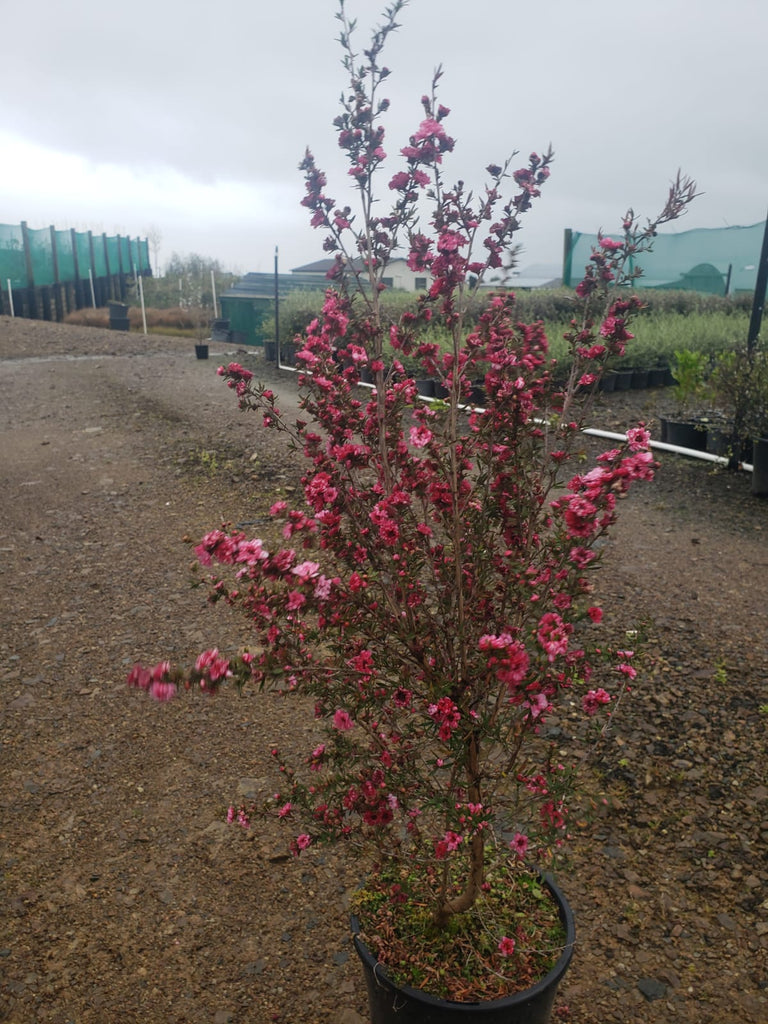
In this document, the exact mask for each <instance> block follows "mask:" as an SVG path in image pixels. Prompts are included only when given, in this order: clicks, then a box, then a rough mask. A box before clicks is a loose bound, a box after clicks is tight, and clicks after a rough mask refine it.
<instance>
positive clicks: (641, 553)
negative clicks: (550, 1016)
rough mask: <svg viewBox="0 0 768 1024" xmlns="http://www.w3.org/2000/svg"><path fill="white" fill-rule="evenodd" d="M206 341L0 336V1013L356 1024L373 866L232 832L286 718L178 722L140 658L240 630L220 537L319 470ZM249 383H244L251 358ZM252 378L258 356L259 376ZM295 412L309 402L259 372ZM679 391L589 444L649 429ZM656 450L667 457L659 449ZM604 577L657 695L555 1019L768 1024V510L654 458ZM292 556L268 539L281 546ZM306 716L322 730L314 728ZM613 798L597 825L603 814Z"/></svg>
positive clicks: (588, 884)
mask: <svg viewBox="0 0 768 1024" xmlns="http://www.w3.org/2000/svg"><path fill="white" fill-rule="evenodd" d="M216 349H217V346H216V345H213V346H212V353H211V360H210V361H208V362H204V361H197V360H195V358H194V353H193V345H192V342H189V341H175V340H173V339H168V338H162V337H159V336H154V337H150V338H142V337H141V336H137V335H126V334H121V333H112V332H109V331H106V330H97V329H85V328H79V327H72V326H65V325H58V324H48V323H40V322H34V321H23V320H10V319H9V318H7V317H6V318H3V317H0V453H1V455H2V458H1V460H0V480H1V484H2V486H1V488H0V504H1V506H2V518H1V519H0V585H1V586H2V603H0V840H1V842H0V857H2V864H1V870H2V874H1V875H0V881H1V883H2V899H3V908H4V909H3V913H2V917H1V918H0V1019H2V1020H6V1021H9V1022H12V1024H28V1022H29V1024H32V1022H56V1024H65V1022H76V1024H112V1022H116V1021H142V1024H182V1022H190V1024H198V1022H200V1024H202V1022H212V1024H225V1022H227V1021H231V1022H234V1024H241V1022H242V1024H245V1022H248V1024H261V1022H270V1021H278V1022H285V1024H304V1022H306V1024H321V1022H328V1024H360V1022H362V1021H365V1020H367V1016H366V1006H365V994H364V988H363V984H362V978H361V975H360V971H359V967H358V965H357V963H356V962H355V957H354V953H353V951H352V950H351V946H350V944H349V940H348V937H347V926H346V915H345V899H346V893H347V891H348V890H349V888H350V887H351V886H352V885H353V884H354V883H355V881H356V877H357V876H356V872H355V868H354V865H344V864H339V863H337V862H336V861H335V860H334V859H333V857H332V855H330V854H328V853H326V854H325V856H324V857H322V856H310V857H307V858H302V859H301V860H300V861H296V860H292V859H289V858H286V857H285V856H284V853H283V847H282V843H281V837H280V835H279V833H278V832H277V831H274V832H273V831H271V830H270V829H265V830H262V831H259V832H257V833H256V832H252V833H243V832H242V831H241V830H238V829H232V828H229V827H228V826H227V825H226V824H225V822H224V820H223V815H224V810H225V808H226V805H227V804H228V803H229V801H230V800H231V799H232V798H236V797H237V796H238V795H247V794H250V793H258V792H262V791H269V787H270V782H269V772H270V770H271V764H270V758H269V756H268V749H269V745H270V741H272V740H275V739H279V740H280V745H281V747H283V748H286V749H290V748H291V747H292V746H295V748H296V749H303V748H304V747H305V745H306V741H307V736H306V734H307V733H308V732H309V731H310V729H311V717H310V716H309V715H307V716H302V715H301V714H298V715H297V713H296V712H297V709H296V705H295V704H294V703H293V702H292V701H291V702H290V703H287V704H284V703H281V702H280V700H279V699H278V698H275V697H272V696H269V695H257V694H247V695H246V696H245V697H244V698H243V699H240V700H239V699H237V698H236V697H234V696H233V697H231V698H230V697H226V696H224V697H221V698H219V699H214V700H195V699H191V700H188V701H187V700H179V701H175V702H171V703H170V704H168V705H163V706H158V705H155V704H153V703H152V702H150V701H147V700H146V699H145V698H144V697H143V695H141V694H139V693H136V692H132V691H131V692H129V691H127V689H126V687H125V674H126V671H127V669H128V667H129V666H130V665H131V664H132V663H133V662H134V661H135V660H147V661H150V660H151V661H154V660H158V659H159V658H161V657H165V656H169V657H172V658H174V659H188V658H190V657H191V656H192V655H194V654H195V653H197V651H198V650H199V649H200V648H201V647H202V646H206V645H207V644H208V643H209V642H211V641H212V640H215V641H216V642H218V644H219V646H220V647H222V648H225V649H226V648H227V647H229V648H231V647H234V646H236V645H237V644H238V643H240V642H242V640H243V638H244V632H243V630H244V626H243V624H242V623H241V622H240V621H239V620H236V619H233V618H232V617H231V616H230V614H229V613H228V610H227V609H225V608H219V607H217V608H214V609H211V608H209V607H208V606H207V605H206V602H205V595H204V594H203V593H201V592H200V591H197V590H194V589H191V588H190V586H189V581H190V575H189V568H188V567H189V563H190V561H191V551H190V549H189V548H188V547H187V546H186V545H185V538H193V539H197V538H198V537H199V536H200V535H201V534H202V533H203V532H205V531H206V530H207V529H208V528H210V527H212V526H215V525H218V524H219V523H220V522H221V521H234V522H250V523H256V524H259V525H255V526H254V530H257V531H260V530H261V525H260V521H261V520H262V518H263V517H264V515H265V513H266V510H267V509H268V507H269V505H270V504H271V503H272V501H274V499H275V495H276V494H282V495H284V496H290V494H291V493H292V490H293V489H294V488H295V487H296V482H297V477H298V467H296V466H295V465H294V464H292V462H291V460H290V458H289V456H288V453H287V452H286V451H285V449H284V447H283V444H282V441H281V440H280V439H279V438H278V437H275V435H274V434H273V433H269V434H266V435H265V432H262V431H260V430H259V427H258V424H257V422H256V420H255V419H254V418H253V417H250V418H249V417H246V416H243V415H242V414H241V413H239V412H238V411H237V409H236V407H235V404H234V402H233V396H232V394H231V392H229V391H228V390H227V389H226V388H225V387H224V386H223V385H222V382H221V381H220V380H219V379H218V378H217V377H216V375H215V368H216V366H217V365H218V362H219V358H217V357H222V356H224V352H223V351H219V352H217V351H216ZM238 358H239V357H238ZM254 358H255V357H254ZM263 374H264V375H265V376H266V377H267V378H268V379H270V380H271V381H272V384H273V386H274V387H275V388H276V389H277V390H278V391H279V393H280V395H281V403H280V404H281V405H282V406H285V405H287V404H289V403H290V402H292V401H293V400H294V397H295V378H294V377H293V375H291V374H288V373H283V374H278V373H276V371H274V370H273V369H271V368H269V367H263ZM663 401H664V395H663V393H662V392H653V391H648V392H630V393H621V394H614V395H612V396H606V397H605V399H604V401H603V405H602V408H601V409H600V411H599V413H598V415H597V417H596V421H595V425H596V426H599V427H602V428H604V429H608V430H613V429H621V428H624V427H626V426H627V425H628V424H629V423H631V422H633V420H634V419H636V418H637V417H638V416H640V417H641V418H645V419H646V420H648V421H649V422H650V423H651V424H653V425H654V427H655V426H656V422H657V421H656V420H655V417H656V416H657V414H658V412H659V409H660V407H661V405H662V403H663ZM657 436H658V431H657ZM661 461H662V466H661V469H660V471H659V473H658V478H657V481H656V482H655V483H654V484H652V485H650V486H648V487H642V488H641V487H638V488H637V490H636V492H635V493H633V494H632V495H630V497H629V498H627V499H626V501H625V502H624V504H623V509H622V511H623V515H622V517H621V522H620V525H619V528H618V530H617V532H616V533H615V535H614V539H613V541H612V542H611V544H610V547H609V549H608V551H607V554H606V560H605V567H604V570H603V572H602V574H601V577H600V583H599V586H600V589H601V592H602V597H603V601H604V602H607V603H608V605H609V606H610V608H611V609H612V619H613V624H614V625H615V626H616V627H617V628H618V629H628V628H635V627H637V626H638V624H642V625H643V627H644V629H645V630H646V632H647V637H648V639H647V643H646V648H645V659H644V664H645V672H644V674H643V678H642V679H641V680H639V685H638V686H637V687H636V688H635V691H634V693H633V694H632V698H631V699H630V700H629V701H627V702H626V703H625V704H623V705H622V711H621V714H620V716H619V718H618V720H617V721H616V723H615V726H614V729H613V731H612V733H611V734H610V736H609V738H608V740H607V741H606V743H605V748H604V750H602V751H601V756H600V757H599V758H598V760H597V762H596V764H595V765H594V767H593V768H592V770H591V772H590V776H589V786H588V789H589V790H590V792H591V793H592V794H593V795H595V796H596V797H597V798H598V800H597V806H598V807H599V808H600V810H599V812H596V813H586V811H587V809H588V808H587V805H586V803H585V808H584V811H585V813H584V814H583V815H581V816H579V817H578V818H577V819H575V820H574V834H575V842H574V849H573V856H572V861H571V863H570V864H569V865H568V867H567V868H566V869H565V870H564V871H563V873H562V875H561V877H560V882H561V885H562V886H563V888H564V889H565V891H566V893H567V895H568V896H569V899H570V900H571V902H572V904H573V906H574V908H575V911H576V914H577V925H578V945H577V951H576V956H575V957H574V962H573V966H572V968H571V970H570V972H569V974H568V975H567V978H566V981H565V982H564V984H563V985H562V986H561V992H560V996H559V1002H558V1018H557V1019H558V1020H564V1021H569V1022H572V1024H612V1022H617V1024H619V1022H620V1024H625V1022H628V1021H632V1022H646V1021H647V1022H662V1021H663V1022H669V1021H680V1022H688V1024H737V1022H738V1024H764V1022H765V1021H766V1020H768V884H767V879H768V859H767V854H766V851H767V850H768V780H767V779H766V763H767V762H766V725H767V724H768V716H766V715H765V714H764V713H761V711H760V706H761V705H765V704H767V703H768V653H767V650H766V644H767V640H766V637H767V636H768V611H767V609H768V502H766V501H760V500H759V499H756V498H753V497H752V496H751V495H750V492H749V478H748V477H747V476H746V475H745V474H739V475H734V474H728V473H724V472H722V473H716V472H713V471H712V468H711V466H708V465H706V464H702V463H699V462H694V461H691V460H687V459H684V458H680V457H677V456H671V455H662V456H661ZM267 536H268V535H267ZM305 721H306V723H307V724H306V725H305V724H304V722H305ZM603 797H604V800H603Z"/></svg>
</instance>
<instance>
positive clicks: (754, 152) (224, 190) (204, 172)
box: [0, 0, 768, 272]
mask: <svg viewBox="0 0 768 1024" xmlns="http://www.w3.org/2000/svg"><path fill="white" fill-rule="evenodd" d="M346 7H347V10H348V13H349V15H350V16H352V17H357V19H358V31H357V35H356V42H357V46H358V49H362V47H363V46H364V45H366V44H367V42H368V35H369V29H370V27H371V26H372V25H373V24H375V23H378V22H379V20H380V18H379V15H380V12H381V10H382V9H383V7H384V0H347V3H346ZM336 10H337V0H217V2H213V3H211V2H206V3H203V2H202V0H132V2H131V3H126V4H117V3H115V2H113V0H70V2H68V3H63V2H59V0H39V2H37V3H21V2H14V0H0V24H1V25H2V40H3V41H2V59H0V95H2V97H3V102H2V114H1V115H0V158H1V159H0V182H1V183H2V184H1V185H0V223H4V224H18V223H19V222H20V221H22V220H26V221H27V222H28V223H29V226H30V227H32V228H40V227H45V226H47V225H49V224H55V225H56V227H57V228H69V227H74V228H77V229H78V230H85V229H92V230H95V231H99V232H101V231H105V232H107V234H115V233H118V232H119V233H121V234H128V235H131V236H136V235H139V236H142V237H145V236H147V234H148V233H149V232H150V231H151V229H152V228H153V227H154V228H157V229H159V232H160V235H161V239H162V241H161V248H160V253H159V257H160V265H161V268H162V266H163V264H164V261H166V260H167V259H168V258H169V257H170V256H171V254H172V253H173V252H174V251H175V252H178V253H180V254H187V253H190V252H196V253H199V254H200V255H203V256H208V257H212V258H215V259H218V260H219V261H220V262H221V263H222V265H223V266H224V267H225V268H227V269H233V270H236V271H241V272H246V271H270V270H272V267H273V257H274V250H275V246H279V248H280V269H281V270H289V269H290V268H291V267H295V266H298V265H300V264H302V263H307V262H310V261H312V260H314V259H319V258H321V257H322V256H323V252H322V248H321V246H322V234H321V233H320V232H318V231H313V230H312V229H310V228H309V226H308V217H307V216H306V211H305V210H304V209H303V208H302V207H301V206H300V205H299V200H300V199H301V196H302V194H303V185H302V179H301V175H300V173H299V171H298V169H297V164H298V162H299V160H300V159H301V157H302V155H303V151H304V147H305V146H306V145H309V146H310V147H311V148H312V149H313V151H314V153H315V156H316V159H317V161H318V164H319V165H320V166H321V167H322V168H324V169H326V170H327V171H328V174H329V179H330V181H329V188H328V193H329V194H330V195H332V196H334V197H336V198H337V199H339V198H341V197H342V196H343V195H344V189H345V188H346V187H347V186H346V181H347V179H346V175H345V171H344V168H343V166H342V165H341V163H340V155H339V154H338V151H337V147H336V141H335V132H334V130H333V128H332V126H331V122H332V120H333V118H334V117H335V116H336V113H337V111H338V97H339V95H340V93H341V91H342V88H343V87H344V83H345V78H344V70H343V68H342V67H341V64H340V53H341V51H340V48H339V45H338V43H337V42H336V37H337V35H338V23H337V22H336V20H335V18H334V14H335V12H336ZM400 20H401V24H402V28H401V29H400V31H399V32H398V33H397V34H396V35H395V36H393V37H391V38H390V42H389V45H388V48H387V51H386V59H385V63H386V64H387V65H388V66H389V67H390V68H391V70H392V76H391V78H390V79H389V82H388V90H387V91H385V93H384V94H385V95H387V96H388V98H389V99H390V100H391V103H392V107H391V117H390V118H389V121H388V123H387V140H386V144H385V149H386V150H387V152H388V153H389V154H390V158H389V161H388V165H387V173H389V172H390V171H391V172H392V173H394V170H396V169H399V164H398V161H397V156H396V154H397V152H398V150H399V148H400V147H401V146H402V145H405V144H407V137H408V135H410V134H411V133H412V132H413V131H414V130H415V128H416V126H417V125H418V122H419V120H420V119H421V116H422V108H421V105H420V102H419V100H420V97H421V95H422V93H424V92H427V91H428V89H429V85H430V81H431V76H432V71H433V69H434V67H435V66H436V65H437V64H440V63H442V65H443V67H444V72H445V74H444V77H443V80H442V84H441V93H440V100H441V102H442V103H444V104H445V105H446V106H448V107H450V108H451V116H450V118H449V119H448V121H447V122H446V128H447V129H448V131H449V133H450V134H452V135H453V136H454V137H455V138H456V139H457V147H456V150H455V152H454V154H452V155H451V157H450V162H449V163H447V165H446V170H447V175H448V176H449V177H450V178H452V179H457V178H462V179H464V180H465V181H466V182H467V183H468V184H473V185H475V186H477V185H482V183H483V180H484V179H483V174H482V169H483V168H484V167H485V166H486V165H487V164H488V163H491V162H499V163H501V162H502V161H503V160H504V158H505V157H506V156H507V155H508V154H509V153H510V152H511V151H512V150H514V149H518V150H519V151H520V154H521V157H524V156H526V155H527V154H528V153H529V152H530V151H531V150H538V151H541V150H542V149H543V148H545V147H546V146H547V145H548V144H549V143H550V142H551V143H552V145H553V147H554V149H555V153H556V160H555V164H554V165H553V168H552V177H551V179H550V181H549V183H548V184H547V186H546V189H545V192H544V195H543V197H542V199H541V200H540V201H539V204H538V206H537V208H536V210H535V211H534V212H533V213H532V214H531V215H529V217H528V218H527V222H526V228H525V230H524V231H523V232H522V234H521V235H520V239H521V241H522V243H523V245H524V247H525V254H524V256H523V258H522V260H521V264H522V265H523V266H525V265H526V264H530V263H536V262H547V263H558V262H559V261H560V260H561V255H562V237H563V229H564V228H566V227H572V228H574V229H577V230H580V231H587V232H594V231H596V230H597V229H598V228H599V227H602V228H604V229H605V230H606V231H610V230H611V229H613V228H615V227H616V225H617V223H618V222H619V220H620V218H621V215H622V214H623V213H624V211H625V210H626V208H627V207H628V206H630V205H631V206H633V207H634V208H635V210H636V211H637V212H638V213H641V214H643V215H651V214H655V213H656V212H657V211H658V209H659V208H660V207H661V205H662V204H663V201H664V198H665V195H666V191H667V188H668V185H669V182H670V180H671V179H672V178H673V177H674V175H675V172H676V171H677V169H678V167H681V168H682V169H683V171H684V172H685V173H687V174H689V175H691V176H692V177H694V178H695V179H696V180H697V182H698V184H699V188H700V190H701V191H702V192H703V193H704V195H702V196H701V198H699V199H698V200H697V201H696V203H695V205H694V207H693V209H692V210H691V211H690V213H689V214H688V215H687V217H686V218H685V219H684V220H682V221H680V222H679V223H678V225H677V227H676V228H675V230H678V231H681V230H686V229H690V228H695V227H721V226H724V225H734V224H742V225H747V224H754V223H756V222H757V221H762V220H764V219H765V217H766V208H767V206H768V188H767V187H766V185H768V129H767V127H766V120H765V118H766V109H768V58H767V57H766V52H767V48H768V32H767V31H766V30H768V3H766V0H728V2H725V3H724V2H723V0H633V2H625V0H537V2H536V3H530V2H523V0H470V2H463V3H459V2H458V0H410V3H409V5H408V6H407V7H406V9H405V10H404V12H403V14H402V16H401V19H400ZM522 162H523V161H522V160H521V163H522ZM386 180H388V179H387V178H386V177H385V178H384V181H386ZM758 255H759V254H756V259H757V256H758Z"/></svg>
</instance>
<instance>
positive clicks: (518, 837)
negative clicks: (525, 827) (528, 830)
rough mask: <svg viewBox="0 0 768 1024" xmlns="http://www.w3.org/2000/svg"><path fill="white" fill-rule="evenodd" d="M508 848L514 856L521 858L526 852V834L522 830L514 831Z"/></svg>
mask: <svg viewBox="0 0 768 1024" xmlns="http://www.w3.org/2000/svg"><path fill="white" fill-rule="evenodd" d="M509 848H510V850H511V851H512V852H513V853H514V854H515V856H516V857H519V858H520V860H522V859H523V857H525V855H526V853H527V852H528V836H525V835H523V833H522V832H515V834H514V835H513V836H512V838H511V839H510V841H509Z"/></svg>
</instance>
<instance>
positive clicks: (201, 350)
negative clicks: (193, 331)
mask: <svg viewBox="0 0 768 1024" xmlns="http://www.w3.org/2000/svg"><path fill="white" fill-rule="evenodd" d="M195 355H196V356H197V358H198V359H207V358H208V346H207V345H195Z"/></svg>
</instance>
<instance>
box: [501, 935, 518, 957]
mask: <svg viewBox="0 0 768 1024" xmlns="http://www.w3.org/2000/svg"><path fill="white" fill-rule="evenodd" d="M499 952H500V953H501V955H502V956H512V954H513V953H514V952H515V940H514V939H510V938H509V937H508V936H506V935H505V936H504V937H503V938H502V939H501V941H500V942H499Z"/></svg>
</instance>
